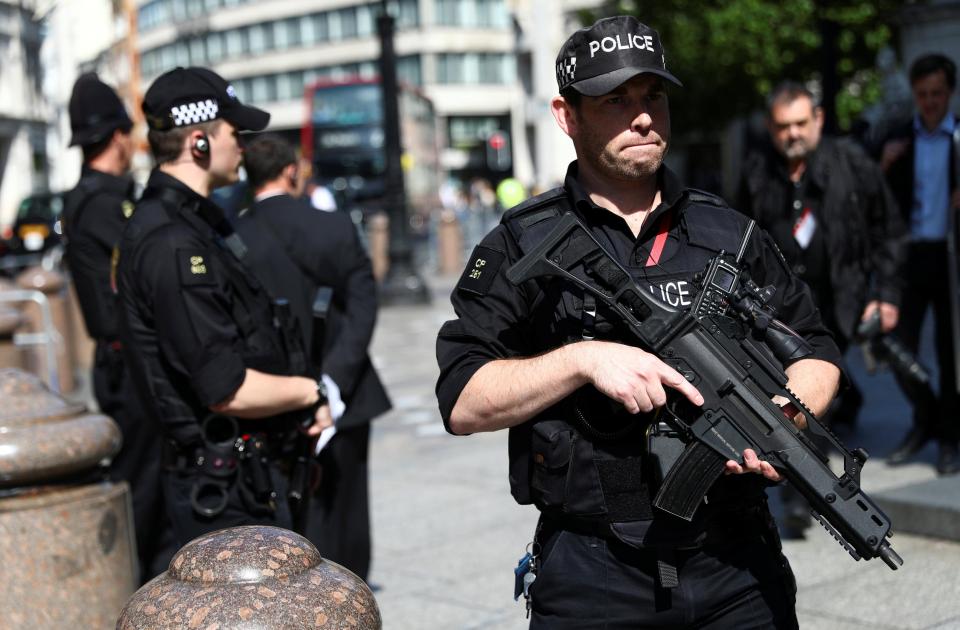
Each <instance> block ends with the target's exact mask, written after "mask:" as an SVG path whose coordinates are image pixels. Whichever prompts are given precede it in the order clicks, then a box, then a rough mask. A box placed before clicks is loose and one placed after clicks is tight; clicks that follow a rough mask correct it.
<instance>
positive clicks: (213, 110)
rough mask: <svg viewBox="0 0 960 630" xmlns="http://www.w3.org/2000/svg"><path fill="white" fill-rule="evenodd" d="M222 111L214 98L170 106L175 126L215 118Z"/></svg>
mask: <svg viewBox="0 0 960 630" xmlns="http://www.w3.org/2000/svg"><path fill="white" fill-rule="evenodd" d="M219 112H220V106H219V105H218V104H217V102H216V101H215V100H213V99H209V98H208V99H207V100H205V101H197V102H196V103H184V104H183V105H176V106H174V107H171V108H170V117H171V118H172V119H173V126H174V127H183V126H185V125H195V124H197V123H202V122H207V121H210V120H214V119H215V118H216V117H217V114H218V113H219Z"/></svg>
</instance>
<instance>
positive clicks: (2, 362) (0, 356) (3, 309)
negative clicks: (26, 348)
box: [0, 302, 23, 368]
mask: <svg viewBox="0 0 960 630" xmlns="http://www.w3.org/2000/svg"><path fill="white" fill-rule="evenodd" d="M22 323H23V316H22V315H21V314H20V311H18V310H17V309H15V308H13V307H11V306H9V305H7V304H4V303H2V302H0V367H15V368H19V367H22V361H21V354H20V349H19V348H17V346H15V345H14V343H13V334H14V333H15V332H16V330H17V328H19V327H20V325H21V324H22Z"/></svg>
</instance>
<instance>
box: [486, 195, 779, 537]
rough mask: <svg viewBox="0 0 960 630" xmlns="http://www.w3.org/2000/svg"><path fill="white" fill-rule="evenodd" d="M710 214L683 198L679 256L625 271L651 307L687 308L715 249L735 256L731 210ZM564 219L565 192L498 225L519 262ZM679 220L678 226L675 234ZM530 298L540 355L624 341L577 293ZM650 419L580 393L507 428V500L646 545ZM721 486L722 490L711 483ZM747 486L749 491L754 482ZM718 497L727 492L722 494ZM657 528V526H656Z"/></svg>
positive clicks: (700, 200) (548, 292) (681, 531)
mask: <svg viewBox="0 0 960 630" xmlns="http://www.w3.org/2000/svg"><path fill="white" fill-rule="evenodd" d="M717 208H727V205H726V203H724V202H723V200H722V199H720V198H719V197H716V196H714V195H711V194H709V193H705V192H702V191H698V190H693V189H687V190H685V191H684V193H683V197H682V198H681V200H680V201H679V202H678V203H677V204H676V205H675V206H674V207H673V208H672V209H671V210H670V211H669V212H668V216H669V217H670V219H669V223H667V224H665V226H664V228H663V230H664V231H666V226H667V225H674V228H673V229H671V230H670V231H671V233H673V232H674V231H675V229H678V230H679V232H681V233H682V234H683V239H681V242H680V244H679V246H675V251H676V252H677V253H676V254H675V255H674V256H672V259H671V260H667V261H664V262H663V263H662V264H658V265H656V266H654V267H645V268H642V267H639V266H637V264H633V265H631V264H625V265H624V267H625V268H626V269H627V271H629V272H630V273H631V275H632V276H633V277H634V280H637V281H638V283H639V284H640V286H641V287H644V288H647V287H649V288H650V290H651V291H652V292H653V293H654V295H655V296H656V297H657V298H658V299H662V300H663V301H667V302H669V303H670V304H671V305H673V306H675V307H679V308H683V307H685V306H687V305H688V304H689V303H690V302H692V300H693V298H694V294H695V291H696V287H695V285H694V283H693V276H694V274H696V273H699V272H700V271H702V270H703V269H704V268H705V266H706V264H707V262H708V261H709V260H710V259H711V258H712V257H713V256H714V255H716V253H717V252H718V251H719V250H721V249H723V250H725V251H736V248H737V246H738V244H739V242H740V239H741V237H742V234H741V233H740V231H739V229H738V226H737V225H736V224H735V222H732V221H730V220H729V216H730V215H729V211H725V212H711V209H713V210H716V209H717ZM568 211H575V210H574V209H573V207H572V204H571V203H570V201H569V199H568V196H567V193H566V191H565V189H563V188H556V189H553V190H550V191H548V192H546V193H544V194H542V195H539V196H537V197H535V198H533V199H530V200H528V201H527V202H525V203H524V204H521V205H520V206H518V207H516V208H514V209H513V210H511V211H510V212H508V213H507V214H506V215H504V217H503V220H502V223H503V225H504V226H505V227H506V228H507V230H508V231H509V232H510V234H511V236H512V237H513V239H514V241H515V242H516V243H517V245H518V247H519V249H520V250H521V252H522V253H523V254H526V253H527V252H529V251H530V250H532V249H533V247H534V246H535V245H536V244H537V243H539V242H540V241H541V240H542V239H543V238H544V237H545V236H546V235H547V234H548V233H549V232H550V230H551V229H552V228H553V226H554V224H555V222H556V219H558V218H559V217H560V216H562V215H563V214H564V213H565V212H568ZM660 216H664V215H660ZM676 221H679V222H680V225H679V227H678V228H677V226H675V222H676ZM601 244H604V243H603V241H602V240H601ZM677 247H679V249H676V248H677ZM621 263H622V261H621ZM639 264H640V265H643V263H639ZM537 291H538V292H539V295H538V297H537V298H536V299H535V300H534V301H533V302H532V303H533V304H534V306H533V308H534V312H533V313H532V315H531V319H532V321H534V322H535V324H536V325H535V326H533V328H534V329H536V330H538V331H543V330H546V331H547V332H545V333H544V337H543V339H541V340H538V341H539V342H540V343H541V344H542V348H539V350H542V351H547V350H550V349H553V348H556V347H557V346H558V345H560V344H562V343H569V342H574V341H579V340H581V339H592V338H597V339H602V340H608V341H624V340H625V339H624V338H623V336H622V335H620V333H619V331H618V324H617V322H616V321H615V318H612V317H607V316H605V313H604V306H603V305H602V304H601V305H600V307H599V308H598V305H597V303H596V301H595V300H593V299H591V297H590V296H589V295H587V296H585V295H584V294H583V293H582V292H580V290H579V289H578V288H576V287H571V286H569V285H568V284H566V283H564V282H563V281H562V280H553V279H551V280H548V281H544V282H541V283H538V287H537ZM541 324H542V325H541ZM653 419H654V415H653V414H646V415H643V414H641V415H639V416H631V415H629V414H627V413H626V412H625V411H623V410H622V408H621V407H620V406H619V405H618V404H616V403H614V401H612V400H611V399H609V398H607V397H606V396H604V395H603V394H601V393H600V392H599V391H597V390H596V389H595V388H593V387H592V386H586V387H583V388H581V389H580V390H578V391H576V392H574V393H573V394H572V395H571V396H568V397H567V398H566V399H564V400H563V401H561V402H559V403H558V404H557V405H555V406H553V407H551V408H550V409H547V410H546V411H544V412H542V413H541V414H539V415H538V416H537V417H536V418H534V419H533V420H531V421H529V422H526V423H524V424H522V425H519V426H517V427H513V428H511V429H510V435H509V455H510V487H511V492H512V494H513V496H514V498H515V499H516V501H517V502H518V503H521V504H530V503H533V504H535V505H536V506H537V507H538V508H539V509H540V510H541V512H543V513H544V514H545V515H548V516H553V517H556V518H560V519H564V520H567V521H570V520H577V521H585V522H589V523H598V524H602V525H607V524H610V525H616V524H622V523H638V524H642V526H641V527H640V533H639V534H638V536H639V538H642V539H644V540H645V541H649V540H650V536H649V534H650V532H651V531H653V529H654V528H655V525H653V526H651V521H653V520H654V516H655V514H654V512H653V509H652V506H651V501H652V497H653V496H654V494H655V492H656V487H655V483H656V482H655V480H654V479H655V476H654V475H653V474H652V471H651V468H650V464H651V462H650V461H649V459H650V458H649V457H646V456H645V454H646V431H647V429H648V427H649V426H650V424H651V422H652V420H653ZM751 477H753V475H751ZM725 485H729V484H727V483H718V484H715V486H725ZM734 485H736V486H738V487H737V489H736V490H735V492H736V493H737V494H740V492H741V490H742V488H740V487H739V486H740V485H742V484H741V483H740V481H738V482H737V483H736V484H734ZM747 485H755V484H754V483H753V480H751V482H750V483H748V484H747ZM759 487H762V486H759ZM717 492H718V493H724V492H725V490H724V488H722V487H719V488H718V489H717ZM761 492H762V490H761ZM723 496H724V500H725V497H726V495H725V494H724V495H723ZM718 497H719V495H718ZM711 498H712V497H711ZM708 511H709V510H704V509H700V510H698V517H697V518H695V519H694V523H693V524H692V525H691V526H690V527H689V528H685V527H683V523H681V522H679V521H678V520H676V519H671V521H672V524H671V525H670V526H669V529H670V530H671V531H669V532H665V533H664V532H660V533H658V534H657V537H658V540H660V541H663V540H671V539H673V540H682V539H685V537H686V536H687V535H688V534H690V532H695V531H696V530H697V527H698V524H699V523H700V521H702V518H701V517H703V518H705V513H706V512H708ZM656 521H660V522H663V521H664V519H662V518H660V517H658V518H657V519H656ZM643 523H645V524H643ZM614 529H616V528H614ZM693 535H695V534H691V536H693ZM658 544H659V543H658ZM638 546H645V545H643V544H638Z"/></svg>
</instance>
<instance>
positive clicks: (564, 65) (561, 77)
mask: <svg viewBox="0 0 960 630" xmlns="http://www.w3.org/2000/svg"><path fill="white" fill-rule="evenodd" d="M576 74H577V58H576V57H567V58H566V59H564V60H563V61H561V62H559V63H557V83H558V84H560V85H562V86H564V87H566V86H567V85H569V84H570V83H573V79H574V77H575V76H576Z"/></svg>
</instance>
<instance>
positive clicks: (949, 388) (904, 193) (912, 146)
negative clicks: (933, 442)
mask: <svg viewBox="0 0 960 630" xmlns="http://www.w3.org/2000/svg"><path fill="white" fill-rule="evenodd" d="M956 82H957V69H956V65H955V64H954V63H953V62H952V61H951V60H950V59H948V58H947V57H944V56H943V55H937V54H933V55H925V56H923V57H920V58H919V59H917V60H916V61H915V62H914V63H913V65H912V66H911V68H910V87H911V90H912V91H913V98H914V103H915V104H916V109H917V113H916V115H915V116H914V118H913V119H912V120H911V121H908V122H907V123H905V124H904V125H902V126H901V127H899V128H898V129H896V130H895V131H894V132H893V133H892V134H891V136H890V137H889V138H888V139H887V141H886V142H885V143H884V145H883V150H882V151H883V152H882V156H881V167H882V169H883V170H884V172H885V173H886V175H887V181H888V182H889V184H890V188H891V189H892V190H893V194H894V196H895V197H896V200H897V203H898V205H899V209H900V213H901V215H902V217H903V219H904V220H905V221H907V222H908V223H909V226H910V245H909V248H908V255H907V265H906V279H907V285H906V291H905V292H904V296H903V311H902V313H901V318H900V324H899V325H898V326H897V335H898V336H899V337H900V339H901V340H902V341H903V342H904V343H905V344H906V345H907V347H908V348H910V349H911V350H913V351H916V350H917V347H918V346H919V342H920V329H921V328H922V326H923V320H924V317H925V316H926V313H927V309H928V307H930V306H932V307H933V317H934V326H935V337H936V347H937V364H938V366H939V372H940V395H939V400H937V399H936V398H935V397H934V396H933V394H932V393H931V392H929V391H916V390H915V388H912V387H910V384H909V383H906V382H904V381H901V383H900V386H901V388H902V389H903V390H904V393H905V394H906V395H907V397H908V398H910V401H911V403H912V404H913V423H914V424H913V427H912V428H911V429H910V431H909V432H908V433H907V435H906V437H905V438H904V440H903V442H902V443H901V444H900V446H899V447H898V448H897V450H896V451H894V453H893V455H892V456H891V460H893V461H897V462H899V461H904V460H906V459H907V458H909V457H910V456H911V455H913V454H914V453H916V452H917V451H919V450H920V448H922V447H923V445H924V444H925V443H926V442H927V441H928V440H930V439H937V440H938V441H939V443H940V452H939V456H938V459H937V470H938V472H940V473H941V474H949V473H954V472H957V471H958V470H960V456H958V453H957V442H958V439H960V419H958V413H960V396H958V393H957V385H956V364H955V358H954V352H955V350H954V344H955V343H956V342H957V340H955V339H954V338H953V334H952V332H951V324H952V322H951V312H950V300H949V295H950V291H956V290H957V288H956V287H951V286H949V282H948V273H947V269H948V267H947V265H948V260H947V230H948V229H949V223H950V219H949V217H950V213H951V211H952V212H956V210H957V209H958V208H960V181H958V178H960V176H958V167H957V164H958V162H957V161H958V160H960V155H958V146H960V120H958V118H957V116H956V115H954V114H952V113H951V112H950V110H949V107H950V96H951V95H952V94H953V90H954V88H955V87H956ZM949 264H953V265H956V264H957V261H955V260H954V261H949ZM958 316H960V313H953V314H952V317H958Z"/></svg>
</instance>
